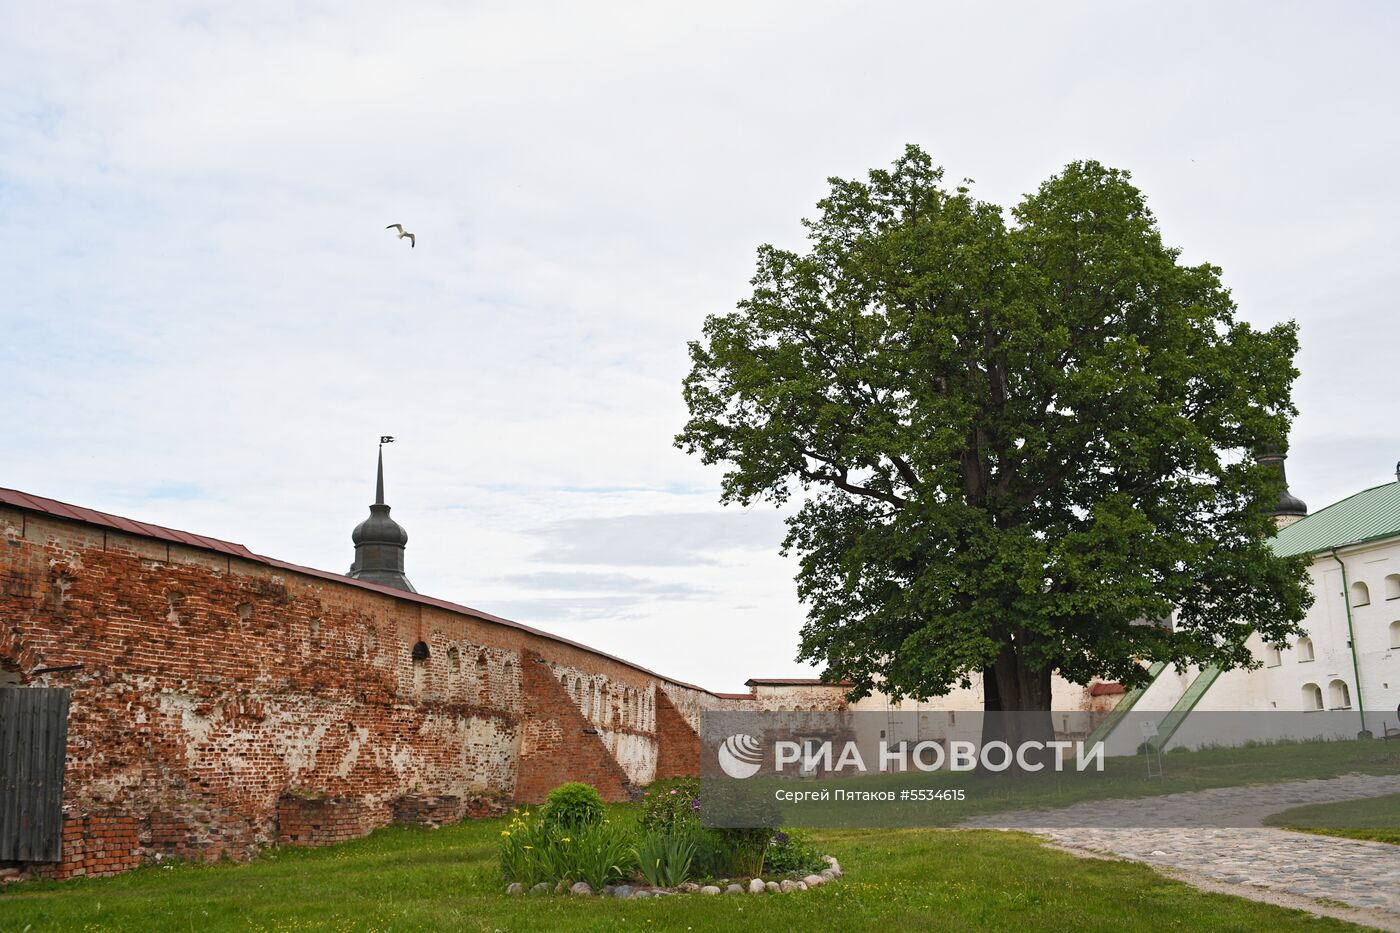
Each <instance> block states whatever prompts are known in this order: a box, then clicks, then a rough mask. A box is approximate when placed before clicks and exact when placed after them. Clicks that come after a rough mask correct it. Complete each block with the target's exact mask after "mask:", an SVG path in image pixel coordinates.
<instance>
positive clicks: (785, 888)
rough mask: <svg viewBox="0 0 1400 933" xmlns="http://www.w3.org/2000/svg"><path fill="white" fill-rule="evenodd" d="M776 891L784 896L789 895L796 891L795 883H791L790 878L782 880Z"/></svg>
mask: <svg viewBox="0 0 1400 933" xmlns="http://www.w3.org/2000/svg"><path fill="white" fill-rule="evenodd" d="M778 890H779V891H782V892H783V893H784V894H790V893H792V892H793V891H796V890H797V882H796V881H793V880H792V879H791V878H784V879H783V880H782V881H781V882H779V883H778Z"/></svg>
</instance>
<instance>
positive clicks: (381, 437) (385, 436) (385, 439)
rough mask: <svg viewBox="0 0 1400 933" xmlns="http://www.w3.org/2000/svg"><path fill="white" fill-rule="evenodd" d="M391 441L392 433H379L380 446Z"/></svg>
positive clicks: (392, 441)
mask: <svg viewBox="0 0 1400 933" xmlns="http://www.w3.org/2000/svg"><path fill="white" fill-rule="evenodd" d="M392 443H394V438H393V436H392V435H389V434H381V435H379V446H380V447H383V446H384V445H385V444H392Z"/></svg>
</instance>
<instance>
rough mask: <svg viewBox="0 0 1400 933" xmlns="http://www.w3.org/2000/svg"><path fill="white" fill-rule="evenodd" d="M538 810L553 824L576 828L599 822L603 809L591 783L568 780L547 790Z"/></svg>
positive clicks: (601, 819)
mask: <svg viewBox="0 0 1400 933" xmlns="http://www.w3.org/2000/svg"><path fill="white" fill-rule="evenodd" d="M540 812H541V814H542V815H543V817H544V820H545V822H547V823H549V824H551V825H553V826H559V827H564V828H568V829H574V830H578V829H583V828H584V827H586V826H593V825H596V824H598V823H601V822H602V821H603V814H604V812H605V810H604V807H603V798H602V797H600V796H598V791H597V790H595V789H594V788H593V786H592V785H590V784H584V783H582V782H581V781H570V782H569V783H567V784H560V785H559V786H558V787H556V788H554V790H552V791H550V792H549V796H548V797H546V798H545V801H544V807H543V808H542V810H541V811H540Z"/></svg>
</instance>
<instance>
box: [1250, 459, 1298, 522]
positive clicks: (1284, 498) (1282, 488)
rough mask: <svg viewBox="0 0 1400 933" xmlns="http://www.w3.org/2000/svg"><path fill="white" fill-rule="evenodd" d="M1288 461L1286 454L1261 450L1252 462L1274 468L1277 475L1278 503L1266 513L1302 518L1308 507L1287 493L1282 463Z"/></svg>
mask: <svg viewBox="0 0 1400 933" xmlns="http://www.w3.org/2000/svg"><path fill="white" fill-rule="evenodd" d="M1287 459H1288V454H1286V453H1284V452H1283V451H1278V450H1263V451H1260V452H1259V453H1257V454H1255V455H1254V462H1255V463H1258V464H1260V465H1261V466H1263V465H1267V466H1271V467H1273V468H1274V470H1275V471H1276V472H1277V473H1278V479H1279V494H1278V501H1277V502H1276V503H1274V507H1273V508H1271V509H1267V510H1266V512H1267V513H1268V514H1269V515H1272V516H1274V517H1279V516H1283V515H1297V516H1298V517H1300V518H1302V517H1305V516H1306V515H1307V514H1308V506H1307V504H1306V503H1304V502H1303V500H1302V499H1299V498H1298V497H1297V496H1295V495H1293V493H1291V492H1289V491H1288V474H1287V472H1286V471H1285V470H1284V466H1283V461H1285V460H1287Z"/></svg>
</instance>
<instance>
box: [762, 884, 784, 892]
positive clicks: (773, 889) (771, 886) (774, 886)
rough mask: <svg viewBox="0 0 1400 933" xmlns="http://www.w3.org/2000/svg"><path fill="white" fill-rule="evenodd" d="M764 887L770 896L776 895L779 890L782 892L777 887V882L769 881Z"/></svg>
mask: <svg viewBox="0 0 1400 933" xmlns="http://www.w3.org/2000/svg"><path fill="white" fill-rule="evenodd" d="M764 887H765V888H767V889H768V891H769V893H772V894H777V893H778V892H779V891H780V890H782V889H781V888H779V887H778V882H776V881H769V882H768V883H767V884H765V885H764Z"/></svg>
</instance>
